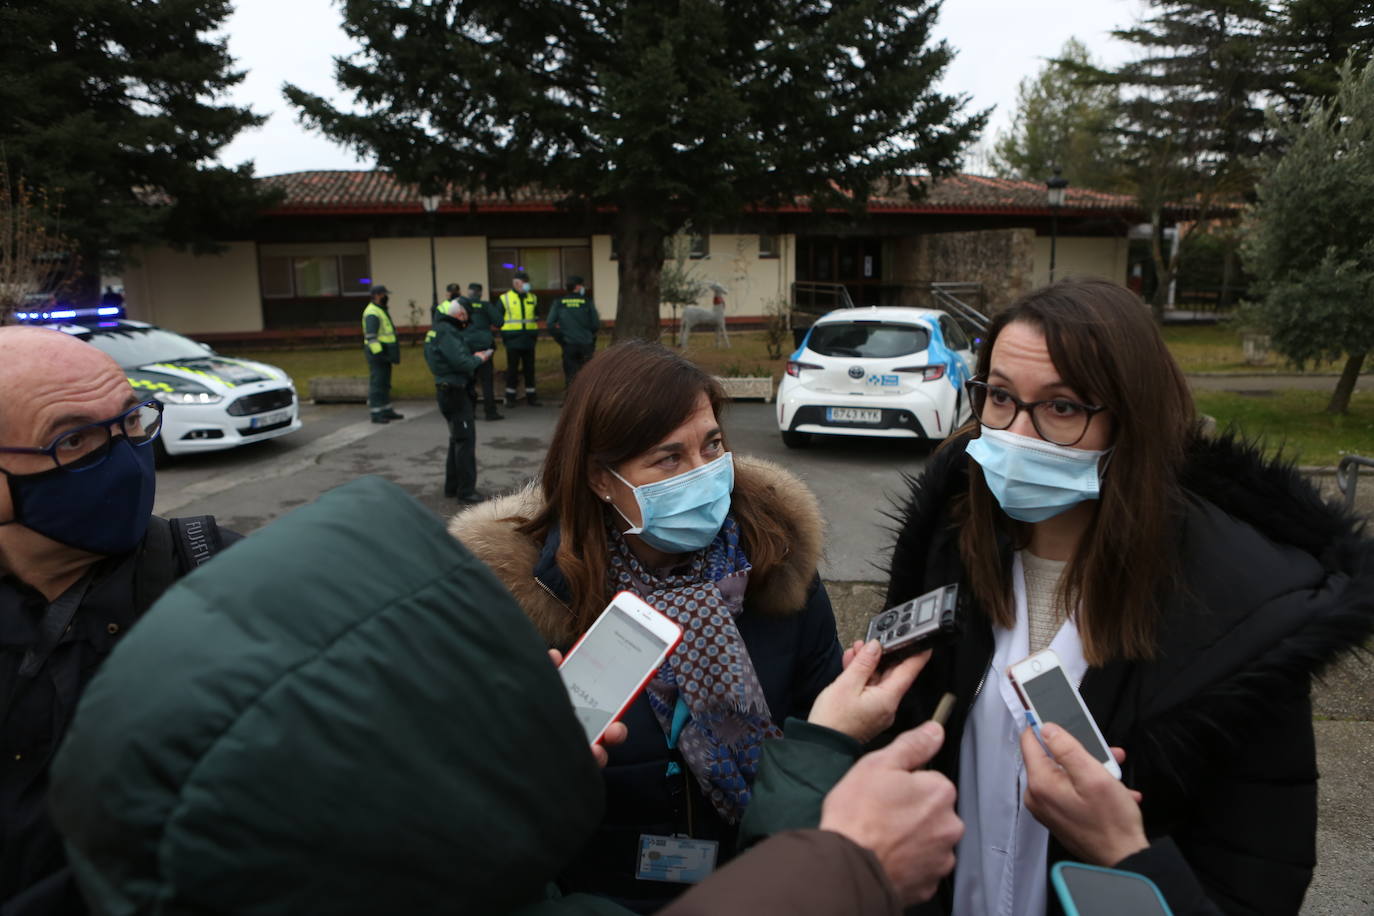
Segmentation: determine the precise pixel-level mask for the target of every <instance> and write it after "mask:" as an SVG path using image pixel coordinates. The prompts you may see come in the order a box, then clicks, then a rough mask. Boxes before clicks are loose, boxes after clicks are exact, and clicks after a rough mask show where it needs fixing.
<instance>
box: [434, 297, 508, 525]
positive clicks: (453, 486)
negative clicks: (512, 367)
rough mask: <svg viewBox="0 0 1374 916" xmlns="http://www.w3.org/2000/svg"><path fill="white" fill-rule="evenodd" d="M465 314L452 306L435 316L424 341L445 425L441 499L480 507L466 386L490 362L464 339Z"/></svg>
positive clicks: (485, 353) (487, 355)
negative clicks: (430, 331) (447, 310)
mask: <svg viewBox="0 0 1374 916" xmlns="http://www.w3.org/2000/svg"><path fill="white" fill-rule="evenodd" d="M467 326H468V311H467V309H465V308H464V307H463V306H462V305H460V304H457V303H454V304H453V305H452V307H451V309H450V311H449V312H447V313H440V314H438V315H436V316H435V320H434V330H433V332H432V334H431V335H430V336H427V337H426V339H425V362H426V363H428V364H429V371H430V372H432V373H434V394H435V397H436V398H437V400H438V401H439V412H440V413H442V414H443V415H444V419H445V420H446V421H448V458H447V460H446V461H445V463H444V495H445V496H447V497H450V498H452V497H455V496H456V497H457V498H458V499H460V500H462V501H463V502H465V503H479V502H481V501H482V500H483V499H484V498H485V497H483V496H482V494H480V493H478V492H477V432H476V430H475V429H474V428H473V420H474V419H475V418H474V416H473V409H472V406H473V405H472V399H471V398H470V397H468V383H469V382H470V381H471V380H472V374H473V373H474V372H475V371H477V368H478V367H479V366H481V365H483V364H484V363H486V362H487V361H488V360H490V359H491V354H492V350H491V348H490V347H488V348H487V349H485V350H479V351H478V352H476V353H474V352H473V351H472V350H470V349H469V348H468V345H467V343H466V342H465V341H464V339H463V333H464V330H465V329H466V328H467Z"/></svg>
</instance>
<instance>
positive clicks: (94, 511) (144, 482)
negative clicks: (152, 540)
mask: <svg viewBox="0 0 1374 916" xmlns="http://www.w3.org/2000/svg"><path fill="white" fill-rule="evenodd" d="M105 447H106V448H108V449H109V454H107V455H106V456H105V460H104V461H101V462H100V463H99V464H97V465H94V466H93V467H87V468H75V469H63V468H53V469H52V470H50V471H40V472H39V473H37V474H11V473H9V472H8V471H0V473H3V474H4V475H5V476H6V477H7V478H8V479H9V487H10V499H11V500H12V501H13V503H14V519H13V523H17V524H20V525H23V526H24V527H25V528H29V529H32V530H33V531H37V532H38V533H39V534H41V535H43V536H44V537H47V538H51V539H52V540H54V541H57V542H58V543H59V544H66V545H67V546H68V547H75V548H76V549H77V550H84V551H86V552H87V553H99V554H105V555H107V556H112V555H114V554H120V553H127V552H129V551H130V550H133V549H134V548H135V547H137V546H138V545H139V543H140V542H141V541H142V540H143V535H144V534H145V533H146V532H147V530H148V519H149V517H150V516H151V515H152V512H153V494H154V492H156V488H157V472H156V470H154V467H153V449H152V447H151V446H142V447H137V448H136V447H135V446H134V444H133V443H132V442H130V441H129V440H128V439H127V438H125V437H124V436H115V437H113V438H112V439H111V440H110V442H109V444H108V445H107V446H105ZM7 524H8V523H7Z"/></svg>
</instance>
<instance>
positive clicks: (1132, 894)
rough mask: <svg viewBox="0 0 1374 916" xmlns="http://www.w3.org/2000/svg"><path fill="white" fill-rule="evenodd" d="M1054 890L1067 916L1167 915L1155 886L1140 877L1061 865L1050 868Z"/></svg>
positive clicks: (1109, 870)
mask: <svg viewBox="0 0 1374 916" xmlns="http://www.w3.org/2000/svg"><path fill="white" fill-rule="evenodd" d="M1054 876H1055V877H1054V884H1055V890H1056V891H1057V892H1058V894H1059V899H1060V902H1062V903H1063V904H1064V909H1065V911H1066V912H1069V913H1077V914H1078V916H1169V914H1170V910H1169V907H1168V905H1167V904H1166V903H1165V902H1164V900H1163V898H1162V897H1161V895H1160V893H1159V891H1158V889H1156V887H1155V884H1154V882H1153V881H1151V880H1150V879H1149V878H1146V877H1145V876H1144V875H1137V874H1134V873H1133V872H1128V871H1120V870H1117V869H1106V868H1093V867H1089V866H1085V865H1076V864H1074V863H1070V862H1061V863H1059V864H1058V865H1056V866H1055V868H1054Z"/></svg>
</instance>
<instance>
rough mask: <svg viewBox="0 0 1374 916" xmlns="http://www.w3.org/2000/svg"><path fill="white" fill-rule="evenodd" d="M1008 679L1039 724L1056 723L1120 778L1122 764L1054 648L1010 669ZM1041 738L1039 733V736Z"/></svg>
mask: <svg viewBox="0 0 1374 916" xmlns="http://www.w3.org/2000/svg"><path fill="white" fill-rule="evenodd" d="M1007 677H1009V678H1011V683H1012V686H1013V687H1015V688H1016V693H1017V695H1018V696H1020V697H1021V703H1022V704H1023V705H1024V706H1025V707H1026V709H1028V710H1029V711H1030V712H1031V713H1033V714H1034V715H1035V719H1036V722H1037V723H1043V722H1053V723H1054V724H1055V725H1058V726H1059V727H1060V728H1063V729H1065V730H1067V731H1068V733H1069V734H1071V735H1073V736H1074V737H1075V738H1077V739H1078V743H1079V744H1081V745H1083V747H1084V748H1085V749H1086V750H1087V752H1088V753H1089V754H1092V755H1093V756H1094V757H1096V758H1097V759H1098V760H1100V761H1101V762H1102V765H1103V766H1104V767H1106V768H1107V772H1108V773H1111V774H1112V775H1113V776H1115V777H1116V778H1117V779H1120V778H1121V765H1120V764H1118V763H1117V762H1116V758H1115V757H1113V756H1112V752H1111V749H1110V748H1108V747H1107V741H1106V739H1105V738H1103V737H1102V732H1101V731H1100V730H1099V729H1098V727H1097V723H1096V722H1094V721H1093V717H1092V713H1090V712H1088V705H1087V704H1086V703H1084V702H1083V697H1082V696H1080V695H1079V693H1078V688H1077V687H1075V686H1074V685H1073V684H1072V683H1071V682H1070V681H1069V676H1068V675H1067V674H1065V673H1064V667H1063V666H1062V665H1061V664H1060V663H1059V656H1058V655H1057V654H1055V651H1054V650H1053V649H1043V650H1041V651H1039V652H1036V653H1035V654H1034V655H1032V656H1030V657H1029V658H1026V659H1023V660H1022V661H1019V662H1017V663H1016V664H1014V665H1012V666H1011V667H1010V668H1008V669H1007ZM1036 737H1037V738H1038V737H1039V733H1038V732H1037V733H1036Z"/></svg>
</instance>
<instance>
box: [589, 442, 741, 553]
mask: <svg viewBox="0 0 1374 916" xmlns="http://www.w3.org/2000/svg"><path fill="white" fill-rule="evenodd" d="M611 473H612V474H614V475H615V479H616V480H619V481H620V482H621V483H623V484H625V486H627V487H629V488H630V489H631V490H632V491H633V492H634V495H635V502H636V503H637V504H638V505H639V517H640V519H641V522H640V524H639V526H638V527H636V526H635V525H634V523H633V522H630V528H629V530H627V531H626V532H625V533H626V534H634V535H638V536H639V537H640V539H642V540H643V541H644V543H646V544H648V545H649V546H650V547H653V548H654V549H656V550H662V551H663V552H664V553H692V552H694V551H697V550H701V549H702V548H703V547H706V546H707V545H709V544H710V543H711V542H712V541H713V540H715V538H716V534H717V533H718V532H719V531H720V527H721V525H724V524H725V516H726V515H728V514H729V512H730V493H731V492H732V491H733V490H734V489H735V463H734V459H733V458H731V457H730V453H729V452H726V453H725V454H724V455H721V456H720V457H719V458H717V459H716V460H715V461H712V462H710V463H709V464H704V465H702V466H701V467H699V468H696V469H694V470H691V471H688V472H687V473H685V474H679V475H677V476H676V477H669V478H668V479H667V480H660V481H657V482H655V483H646V484H644V485H643V486H639V487H636V486H634V485H633V484H631V483H630V482H629V481H628V480H626V479H625V478H624V477H621V476H620V475H619V474H616V473H615V471H614V470H612V471H611ZM611 505H613V506H614V505H615V504H614V503H612V504H611ZM616 511H617V512H620V509H619V507H616ZM620 515H621V517H622V518H624V519H625V521H627V522H629V521H630V519H629V517H628V516H626V515H625V513H623V512H620Z"/></svg>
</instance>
